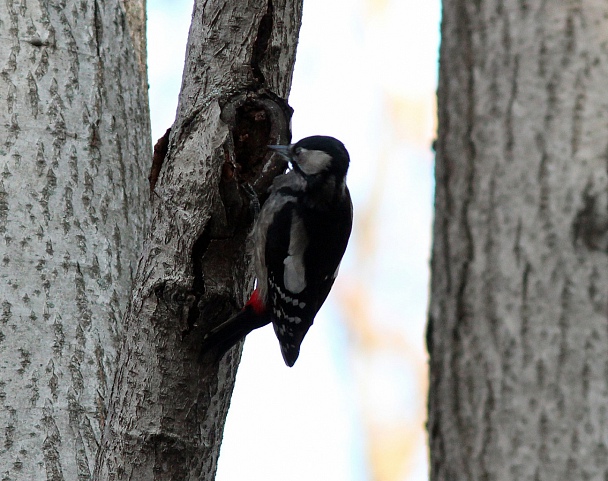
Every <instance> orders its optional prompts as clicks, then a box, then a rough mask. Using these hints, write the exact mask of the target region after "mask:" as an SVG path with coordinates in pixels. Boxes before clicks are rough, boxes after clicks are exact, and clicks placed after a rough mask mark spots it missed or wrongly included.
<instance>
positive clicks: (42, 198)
mask: <svg viewBox="0 0 608 481" xmlns="http://www.w3.org/2000/svg"><path fill="white" fill-rule="evenodd" d="M122 3H123V2H122V1H118V0H106V1H104V2H82V1H77V0H63V1H59V0H56V1H44V2H43V1H40V2H31V1H30V2H26V1H25V0H20V1H18V0H7V1H3V2H0V104H2V107H0V236H1V239H0V262H1V266H2V267H1V270H0V303H1V304H2V306H1V313H0V359H1V363H0V366H1V367H0V403H1V404H2V408H1V409H0V433H1V434H0V440H1V441H0V472H1V475H2V479H3V480H17V479H48V480H53V481H59V480H64V479H65V480H76V479H79V480H84V479H90V477H91V473H92V471H93V468H94V466H93V464H94V461H95V455H96V452H97V449H98V444H99V441H100V438H101V432H102V430H103V427H104V423H105V421H106V418H107V411H106V408H105V404H106V400H107V399H108V398H109V387H110V386H111V383H112V379H113V375H114V372H115V368H116V352H117V348H118V340H119V339H120V338H121V337H122V335H123V328H122V325H121V319H122V317H123V314H124V312H125V311H126V307H127V303H128V300H129V293H130V290H131V284H132V276H133V272H134V269H135V261H136V259H137V256H138V255H139V253H140V249H141V244H142V241H143V230H144V227H145V223H146V217H145V204H146V202H147V195H146V188H147V185H146V183H145V177H146V175H147V174H146V173H145V171H146V170H147V168H148V163H149V154H148V153H149V152H150V150H151V146H150V141H149V136H150V133H149V131H150V129H149V121H148V118H149V113H148V98H147V88H146V77H145V65H143V64H142V63H141V61H142V59H145V50H144V49H145V44H144V42H143V40H142V39H143V36H142V34H141V32H143V29H142V24H141V18H140V20H139V21H137V16H132V17H129V18H128V19H127V20H125V13H124V11H123V10H122V7H121V5H122ZM130 3H131V6H132V8H133V9H135V8H136V7H137V6H139V10H140V11H142V9H143V8H144V7H143V1H140V0H130ZM132 32H140V33H139V34H132ZM134 45H139V46H141V47H140V48H141V50H137V49H136V48H135V47H134Z"/></svg>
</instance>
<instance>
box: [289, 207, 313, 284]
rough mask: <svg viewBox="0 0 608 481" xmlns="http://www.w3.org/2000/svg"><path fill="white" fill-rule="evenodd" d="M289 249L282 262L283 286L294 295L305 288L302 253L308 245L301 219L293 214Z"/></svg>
mask: <svg viewBox="0 0 608 481" xmlns="http://www.w3.org/2000/svg"><path fill="white" fill-rule="evenodd" d="M289 235H290V240H289V248H288V251H287V254H288V255H287V257H286V258H285V260H284V261H283V264H284V265H285V269H284V270H283V284H284V285H285V288H286V289H287V290H288V291H289V292H292V293H294V294H299V293H300V292H302V291H303V290H304V289H305V288H306V270H305V269H304V251H305V250H306V246H307V245H308V238H307V237H306V230H305V229H304V223H303V222H302V219H301V218H300V217H299V216H298V215H297V214H296V213H295V212H294V213H293V215H292V217H291V230H290V233H289Z"/></svg>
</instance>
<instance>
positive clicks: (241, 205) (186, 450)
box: [95, 0, 302, 481]
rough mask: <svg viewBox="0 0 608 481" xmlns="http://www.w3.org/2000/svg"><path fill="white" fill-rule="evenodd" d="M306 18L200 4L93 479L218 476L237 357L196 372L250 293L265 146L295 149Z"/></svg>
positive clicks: (263, 3)
mask: <svg viewBox="0 0 608 481" xmlns="http://www.w3.org/2000/svg"><path fill="white" fill-rule="evenodd" d="M301 11H302V4H301V0H272V1H271V0H252V1H249V2H242V1H240V0H232V1H228V2H226V1H220V0H196V1H195V4H194V12H193V17H192V25H191V28H190V35H189V39H188V46H187V53H186V65H185V69H184V77H183V81H182V92H181V94H180V101H179V105H178V109H177V118H176V120H175V123H174V125H173V126H172V128H171V130H170V133H168V134H167V135H166V138H165V139H164V140H163V142H161V143H160V144H159V145H158V149H157V155H156V159H155V168H154V170H153V174H152V178H151V185H152V187H153V189H154V192H153V194H152V222H151V228H150V231H149V233H148V234H147V236H146V240H145V246H144V251H143V256H142V258H141V260H140V263H139V266H138V270H137V275H136V279H135V291H134V294H133V298H132V303H131V305H130V308H129V311H128V313H127V316H126V318H125V331H126V335H125V342H124V345H123V348H122V349H121V354H120V360H119V363H118V366H119V367H118V372H117V375H116V378H115V381H114V386H113V389H112V394H111V397H110V399H109V413H108V414H109V418H108V421H107V425H106V429H105V432H104V438H103V440H102V444H101V449H100V451H99V453H98V457H97V469H96V473H95V479H97V480H100V481H102V480H107V479H113V480H119V479H129V480H134V481H135V480H142V481H151V480H186V479H188V480H212V479H214V477H215V471H216V465H217V458H218V455H219V447H220V444H221V439H222V433H223V426H224V421H225V417H226V413H227V410H228V405H229V402H230V396H231V393H232V388H233V385H234V376H235V374H236V368H237V365H238V362H239V360H240V353H241V347H240V346H237V347H236V348H235V349H233V350H232V352H231V353H229V354H228V355H227V356H225V357H224V359H223V360H222V362H220V363H217V362H215V359H214V353H204V356H203V359H202V362H198V360H199V356H200V349H199V346H200V342H201V339H202V337H203V335H204V333H205V332H206V331H207V330H208V329H209V328H210V327H211V326H213V325H215V324H217V323H218V322H221V321H223V320H225V319H226V318H227V316H229V315H231V314H232V313H234V312H235V311H236V309H239V308H240V307H242V305H243V302H244V301H245V299H246V297H247V294H248V293H249V292H250V290H251V288H252V286H253V277H252V272H251V269H250V267H249V259H248V255H247V249H246V245H245V243H246V239H247V235H248V232H249V230H250V227H251V222H252V218H253V216H252V212H251V211H252V209H251V208H250V201H249V199H248V197H247V195H246V189H244V188H243V186H244V184H245V183H247V184H250V185H252V186H253V188H254V189H255V190H256V191H257V192H258V193H263V192H264V191H265V189H266V187H267V186H268V183H269V182H270V181H271V179H272V177H273V175H274V174H276V170H272V169H271V170H268V165H272V162H270V163H268V160H269V159H268V149H267V145H268V144H271V143H277V142H279V143H286V142H287V141H289V117H290V110H289V108H288V107H287V105H286V102H285V100H284V99H286V98H287V96H288V93H289V89H290V86H291V76H292V72H293V66H294V61H295V48H296V44H297V37H298V32H299V27H300V22H301ZM163 144H164V147H163ZM278 169H279V170H280V166H278ZM252 414H253V413H252Z"/></svg>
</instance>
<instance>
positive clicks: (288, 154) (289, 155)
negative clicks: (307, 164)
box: [268, 145, 293, 162]
mask: <svg viewBox="0 0 608 481" xmlns="http://www.w3.org/2000/svg"><path fill="white" fill-rule="evenodd" d="M268 148H269V149H270V150H274V151H275V152H276V153H277V154H279V155H280V156H281V157H283V158H284V159H285V160H286V161H287V162H292V161H293V152H292V151H291V145H269V146H268Z"/></svg>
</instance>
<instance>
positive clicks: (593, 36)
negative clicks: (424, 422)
mask: <svg viewBox="0 0 608 481" xmlns="http://www.w3.org/2000/svg"><path fill="white" fill-rule="evenodd" d="M607 45H608V4H606V2H602V1H597V0H581V1H577V2H528V1H522V0H500V1H499V0H490V1H484V2H480V1H469V0H445V1H444V2H443V24H442V45H441V54H440V55H441V60H440V80H439V92H438V96H439V99H438V102H439V135H438V141H437V166H436V182H437V191H436V217H435V226H434V246H433V260H432V287H431V289H432V294H431V304H430V315H429V332H428V347H429V352H430V357H431V360H430V366H431V381H430V392H429V423H428V430H429V442H430V447H431V479H432V480H433V481H439V480H445V481H452V480H465V479H466V480H471V481H472V480H490V479H496V480H509V479H512V480H522V479H530V480H532V479H534V480H547V481H555V480H568V481H570V480H574V479H595V480H599V479H606V478H608V465H607V464H606V459H608V438H607V436H606V433H607V432H608V410H607V409H606V406H607V405H608V362H607V360H608V322H607V315H608V304H607V301H608V190H607V187H608V175H607V165H608V137H607V135H606V132H608V96H607V95H606V79H607V78H608V48H607Z"/></svg>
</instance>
